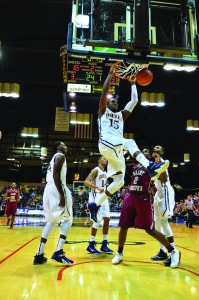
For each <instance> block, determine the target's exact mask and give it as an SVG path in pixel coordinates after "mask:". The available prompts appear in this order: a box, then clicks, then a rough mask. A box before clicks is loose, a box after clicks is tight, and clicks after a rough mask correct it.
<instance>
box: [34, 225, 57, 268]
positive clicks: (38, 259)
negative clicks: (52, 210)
mask: <svg viewBox="0 0 199 300" xmlns="http://www.w3.org/2000/svg"><path fill="white" fill-rule="evenodd" d="M53 225H54V224H53V223H52V222H50V221H49V222H47V223H46V225H45V227H44V229H43V231H42V235H41V240H40V244H39V248H38V251H37V254H36V255H35V257H34V261H33V264H34V265H41V264H44V263H45V262H47V258H46V257H44V248H45V245H46V242H47V239H48V236H49V234H50V232H51V230H52V228H53Z"/></svg>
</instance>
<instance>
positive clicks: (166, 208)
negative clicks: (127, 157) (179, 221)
mask: <svg viewBox="0 0 199 300" xmlns="http://www.w3.org/2000/svg"><path fill="white" fill-rule="evenodd" d="M164 152H165V151H164V148H163V147H162V146H159V145H158V146H155V147H154V149H153V153H152V156H153V157H154V159H155V161H156V162H157V163H161V162H163V161H164V160H163V155H164ZM154 183H155V186H156V188H157V192H156V194H155V197H154V221H155V228H156V230H158V231H159V232H162V233H164V234H165V235H166V237H167V240H168V241H169V243H170V246H171V247H173V248H174V249H175V243H174V237H173V232H172V229H171V226H170V225H169V221H168V219H170V218H171V217H172V216H173V210H174V206H175V193H174V189H173V187H172V186H171V183H170V180H169V173H168V170H166V171H165V172H164V173H162V174H161V175H160V176H159V177H158V178H157V179H156V180H155V182H154ZM164 250H165V248H164V245H162V243H161V242H160V251H159V252H158V253H157V255H155V256H153V257H152V258H151V259H152V260H165V258H167V255H166V253H165V251H164ZM179 255H180V253H179ZM164 264H165V266H170V264H171V257H169V258H168V259H167V260H166V261H165V262H164Z"/></svg>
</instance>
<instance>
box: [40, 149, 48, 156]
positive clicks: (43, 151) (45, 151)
mask: <svg viewBox="0 0 199 300" xmlns="http://www.w3.org/2000/svg"><path fill="white" fill-rule="evenodd" d="M47 154H48V148H47V147H41V156H47Z"/></svg>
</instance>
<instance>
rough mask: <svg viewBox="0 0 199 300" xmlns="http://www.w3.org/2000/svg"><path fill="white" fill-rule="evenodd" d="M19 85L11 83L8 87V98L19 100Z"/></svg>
mask: <svg viewBox="0 0 199 300" xmlns="http://www.w3.org/2000/svg"><path fill="white" fill-rule="evenodd" d="M19 90H20V85H19V84H18V83H12V84H11V85H10V97H13V98H19Z"/></svg>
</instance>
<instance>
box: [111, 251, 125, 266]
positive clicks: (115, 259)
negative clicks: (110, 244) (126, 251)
mask: <svg viewBox="0 0 199 300" xmlns="http://www.w3.org/2000/svg"><path fill="white" fill-rule="evenodd" d="M121 261H123V254H122V253H121V254H120V253H118V252H117V253H116V255H115V257H113V259H112V264H113V265H117V264H119V263H120V262H121Z"/></svg>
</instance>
